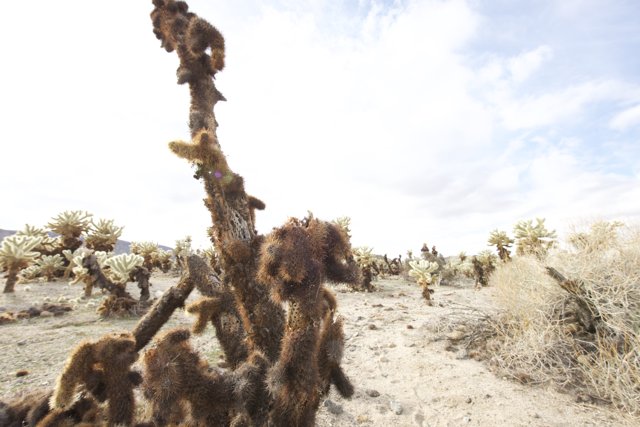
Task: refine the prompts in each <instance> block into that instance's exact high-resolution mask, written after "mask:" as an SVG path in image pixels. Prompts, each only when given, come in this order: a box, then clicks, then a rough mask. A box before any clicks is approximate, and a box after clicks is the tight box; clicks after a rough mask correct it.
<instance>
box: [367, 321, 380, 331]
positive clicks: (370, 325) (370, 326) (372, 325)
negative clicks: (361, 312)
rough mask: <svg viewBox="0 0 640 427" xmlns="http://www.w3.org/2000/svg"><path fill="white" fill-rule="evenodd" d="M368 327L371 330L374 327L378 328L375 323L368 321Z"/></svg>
mask: <svg viewBox="0 0 640 427" xmlns="http://www.w3.org/2000/svg"><path fill="white" fill-rule="evenodd" d="M368 328H369V329H371V330H372V331H375V330H376V329H378V327H377V326H376V325H374V324H373V323H370V324H369V326H368Z"/></svg>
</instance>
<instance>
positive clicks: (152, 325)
mask: <svg viewBox="0 0 640 427" xmlns="http://www.w3.org/2000/svg"><path fill="white" fill-rule="evenodd" d="M208 271H209V268H208V267H207V263H206V262H205V261H204V260H203V259H202V258H200V257H199V256H197V255H191V256H189V258H187V271H185V272H184V273H183V275H182V277H181V279H180V282H178V284H177V285H175V286H172V287H171V288H169V289H168V290H167V291H165V293H164V294H163V295H162V297H161V298H159V299H158V301H156V302H155V304H154V305H153V306H152V307H151V308H150V309H149V311H147V313H146V314H145V315H144V317H143V318H142V319H140V321H139V322H138V324H137V325H136V326H135V328H134V330H133V336H134V337H135V339H136V350H140V349H141V348H143V347H144V346H145V345H147V344H148V343H149V341H151V339H152V338H153V336H154V335H155V334H156V333H157V332H158V331H159V330H160V328H161V327H162V325H164V324H165V323H166V322H167V320H169V318H170V317H171V315H172V314H173V312H174V311H175V310H176V309H177V308H178V307H183V306H184V302H185V301H186V299H187V297H188V296H189V294H190V293H191V291H192V290H193V288H194V286H195V284H196V283H198V282H203V283H205V282H206V281H207V273H208Z"/></svg>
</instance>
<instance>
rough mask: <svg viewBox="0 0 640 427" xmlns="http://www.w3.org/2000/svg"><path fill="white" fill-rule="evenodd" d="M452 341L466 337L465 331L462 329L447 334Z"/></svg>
mask: <svg viewBox="0 0 640 427" xmlns="http://www.w3.org/2000/svg"><path fill="white" fill-rule="evenodd" d="M447 338H449V339H450V340H451V341H459V340H461V339H462V338H464V332H462V331H453V332H451V333H449V334H448V335H447Z"/></svg>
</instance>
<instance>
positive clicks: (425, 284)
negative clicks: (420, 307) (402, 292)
mask: <svg viewBox="0 0 640 427" xmlns="http://www.w3.org/2000/svg"><path fill="white" fill-rule="evenodd" d="M409 266H410V267H411V270H409V276H411V277H415V278H416V281H417V283H418V285H420V287H422V296H423V297H424V299H425V300H426V301H427V304H428V305H432V302H431V294H432V293H433V290H432V289H430V288H429V286H431V285H436V284H437V283H438V282H439V280H440V275H439V274H438V270H439V269H440V265H439V264H438V263H437V262H433V261H427V260H425V259H421V260H414V261H409Z"/></svg>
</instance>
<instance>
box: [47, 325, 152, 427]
mask: <svg viewBox="0 0 640 427" xmlns="http://www.w3.org/2000/svg"><path fill="white" fill-rule="evenodd" d="M135 347H136V341H135V339H134V337H133V335H131V334H129V333H121V334H109V335H106V336H104V337H102V338H100V339H99V340H98V341H96V342H95V343H91V342H86V343H83V344H81V345H80V346H79V347H77V348H76V349H75V350H74V352H73V353H71V355H70V356H69V358H68V359H67V362H66V364H65V367H64V369H63V372H62V374H61V375H60V377H58V380H57V381H56V387H55V390H54V393H53V395H52V396H51V401H50V406H51V408H53V409H65V408H69V407H70V406H72V404H73V402H74V396H75V394H76V391H77V388H78V386H81V385H82V386H84V387H85V389H87V390H89V391H91V392H92V394H93V396H94V397H95V398H96V399H97V400H98V401H104V400H106V401H108V410H107V412H108V419H109V423H110V424H125V425H130V424H131V423H132V421H133V414H134V406H135V402H134V397H133V387H134V386H136V385H138V384H139V383H140V375H139V374H137V373H135V372H133V371H131V365H132V364H133V363H134V362H135V361H136V359H137V357H138V354H137V352H136V349H135Z"/></svg>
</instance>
